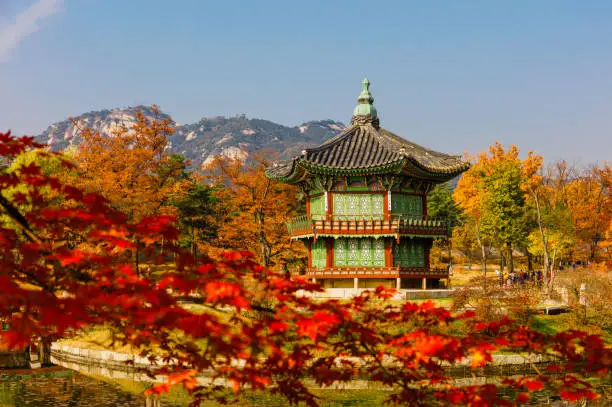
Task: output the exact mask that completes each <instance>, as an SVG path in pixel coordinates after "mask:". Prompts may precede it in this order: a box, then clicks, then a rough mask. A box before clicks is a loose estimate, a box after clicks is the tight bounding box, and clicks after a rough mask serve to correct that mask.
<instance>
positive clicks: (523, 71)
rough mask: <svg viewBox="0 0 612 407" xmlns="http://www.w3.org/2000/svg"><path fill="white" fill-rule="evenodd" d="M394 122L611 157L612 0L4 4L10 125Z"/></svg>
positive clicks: (3, 0) (469, 142)
mask: <svg viewBox="0 0 612 407" xmlns="http://www.w3.org/2000/svg"><path fill="white" fill-rule="evenodd" d="M364 76H368V77H369V79H370V81H371V82H372V86H371V91H372V93H373V95H374V97H375V105H376V106H377V108H378V111H379V114H380V117H381V124H382V126H383V127H385V128H387V129H389V130H392V131H394V132H396V133H398V134H400V135H402V136H403V137H405V138H408V139H410V140H413V141H415V142H417V143H420V144H424V145H426V146H429V147H432V148H435V149H438V150H441V151H445V152H449V153H461V152H463V151H466V150H467V151H469V152H472V153H475V152H477V151H482V150H485V149H486V148H487V146H489V145H490V144H492V143H493V142H494V141H495V140H499V141H501V142H502V143H504V144H510V143H515V144H517V145H518V146H519V147H520V148H521V150H522V151H523V152H527V151H528V150H531V149H533V150H535V151H537V152H538V153H541V154H543V155H544V156H545V157H546V159H547V160H548V161H552V160H556V159H561V158H562V159H567V160H569V161H571V162H576V163H578V164H581V165H586V164H589V163H592V162H596V161H599V162H602V161H604V160H610V159H611V158H612V154H611V153H612V1H603V0H602V1H596V0H592V1H588V2H583V1H577V0H576V1H563V0H548V1H546V0H539V1H501V0H500V1H451V0H448V1H419V2H417V1H406V0H403V1H384V0H380V1H372V0H370V1H360V0H353V1H329V0H327V1H318V0H310V1H292V0H277V1H273V0H258V1H246V0H245V1H232V0H223V1H221V0H219V1H205V0H201V1H196V0H193V1H190V0H174V1H161V0H160V1H157V0H146V1H145V0H64V1H61V0H0V129H8V128H11V129H13V131H14V132H15V133H16V134H37V133H39V132H40V131H42V130H44V129H45V128H46V127H47V126H48V125H49V124H50V123H51V122H54V121H57V120H61V119H65V118H66V117H68V116H76V115H78V114H80V113H82V112H85V111H90V110H98V109H104V108H114V107H121V106H130V105H135V104H152V103H156V104H158V105H160V106H161V108H162V110H164V111H166V112H167V113H169V114H171V115H172V116H173V118H174V119H175V120H176V121H178V122H181V123H189V122H194V121H197V120H198V119H199V118H201V117H204V116H216V115H234V114H241V113H244V114H247V115H248V116H249V117H258V118H265V119H269V120H272V121H276V122H279V123H283V124H287V125H298V124H300V123H302V122H304V121H308V120H317V119H326V118H331V119H334V120H339V121H343V122H345V123H347V122H348V121H349V120H350V115H351V112H352V109H353V107H354V105H355V103H356V98H357V95H358V94H359V91H360V82H361V80H362V79H363V77H364Z"/></svg>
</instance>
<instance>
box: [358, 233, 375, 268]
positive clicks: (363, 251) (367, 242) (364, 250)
mask: <svg viewBox="0 0 612 407" xmlns="http://www.w3.org/2000/svg"><path fill="white" fill-rule="evenodd" d="M359 265H360V266H364V267H371V266H372V239H359Z"/></svg>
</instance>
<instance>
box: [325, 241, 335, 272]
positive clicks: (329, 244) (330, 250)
mask: <svg viewBox="0 0 612 407" xmlns="http://www.w3.org/2000/svg"><path fill="white" fill-rule="evenodd" d="M325 244H326V249H327V253H326V256H325V265H326V267H334V239H331V238H326V239H325Z"/></svg>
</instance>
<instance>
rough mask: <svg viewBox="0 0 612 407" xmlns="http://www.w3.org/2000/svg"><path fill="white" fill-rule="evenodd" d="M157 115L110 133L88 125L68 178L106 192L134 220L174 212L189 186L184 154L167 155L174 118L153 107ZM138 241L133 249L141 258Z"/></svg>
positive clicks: (90, 189) (141, 116) (139, 115)
mask: <svg viewBox="0 0 612 407" xmlns="http://www.w3.org/2000/svg"><path fill="white" fill-rule="evenodd" d="M151 110H152V112H153V116H152V117H150V118H149V117H146V116H145V115H144V114H143V113H142V112H137V113H136V121H135V123H134V124H133V125H132V126H131V127H129V128H128V127H126V126H118V127H117V128H115V129H114V130H113V132H112V134H111V135H110V136H106V135H102V134H100V133H99V132H94V131H92V130H91V129H89V128H85V129H83V130H82V131H81V132H80V136H81V138H82V139H83V141H82V143H81V144H79V146H78V148H77V150H76V152H75V155H74V160H75V163H76V164H77V166H76V168H75V169H74V170H72V171H70V172H67V174H68V177H69V179H68V180H67V182H69V183H70V184H72V185H74V186H78V187H80V188H82V189H83V190H85V191H86V192H95V193H98V194H100V195H102V196H103V197H104V198H106V199H107V200H108V202H109V205H110V206H111V207H113V208H114V209H116V210H118V211H121V212H122V213H123V214H125V215H126V216H128V218H129V219H132V220H140V219H143V218H145V217H147V216H151V215H155V214H174V213H176V207H175V206H173V205H172V202H171V201H172V200H173V199H176V196H177V195H181V194H182V193H184V192H185V190H186V189H187V187H188V185H189V183H188V182H187V181H186V174H185V173H184V170H185V167H186V163H185V162H184V159H183V157H181V156H178V155H173V156H171V155H168V154H167V153H166V151H165V148H166V146H167V138H168V137H169V136H171V135H172V134H173V133H174V128H173V127H172V121H171V119H169V118H167V117H161V114H160V111H159V108H158V107H157V106H152V107H151ZM139 247H140V246H139V245H138V244H137V245H136V247H135V250H134V252H133V254H134V260H135V263H136V264H137V265H138V263H139V256H138V254H139Z"/></svg>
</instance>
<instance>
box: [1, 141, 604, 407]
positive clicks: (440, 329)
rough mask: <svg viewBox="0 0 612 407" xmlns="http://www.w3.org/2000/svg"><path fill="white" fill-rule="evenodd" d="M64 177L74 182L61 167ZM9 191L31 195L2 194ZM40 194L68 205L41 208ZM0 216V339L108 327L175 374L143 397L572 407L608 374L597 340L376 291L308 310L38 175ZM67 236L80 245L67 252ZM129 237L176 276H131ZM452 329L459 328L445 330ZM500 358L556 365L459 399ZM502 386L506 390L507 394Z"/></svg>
mask: <svg viewBox="0 0 612 407" xmlns="http://www.w3.org/2000/svg"><path fill="white" fill-rule="evenodd" d="M32 146H36V145H35V143H34V142H33V139H32V138H20V139H17V138H14V137H12V136H11V135H10V133H0V156H3V157H5V158H6V159H8V160H12V159H14V157H15V156H17V155H18V154H20V153H22V152H23V151H24V150H25V149H26V148H29V147H32ZM62 165H63V166H65V168H67V169H71V170H73V169H74V165H73V164H71V163H69V162H67V161H64V160H63V163H62ZM18 184H24V185H26V186H27V188H26V190H25V191H23V192H20V193H19V194H14V195H13V196H11V197H6V196H4V195H3V192H2V191H4V190H6V189H7V188H11V187H14V186H15V185H18ZM42 188H48V189H50V190H53V191H54V192H55V193H56V196H61V197H62V198H63V201H62V202H58V201H57V200H56V199H48V197H46V196H45V195H44V194H42V193H41V192H40V191H41V189H42ZM20 205H23V206H20ZM0 208H2V211H3V212H4V214H5V215H6V216H7V217H8V219H9V220H10V222H12V224H13V226H14V227H16V228H17V229H18V230H19V233H17V232H16V231H15V229H14V228H8V227H6V225H5V224H2V225H0V245H1V246H2V250H1V251H0V286H1V287H2V289H3V291H2V295H1V296H0V319H2V320H4V321H6V322H8V324H9V325H10V330H8V331H3V332H0V335H1V337H2V341H4V342H5V343H7V344H8V345H9V346H11V347H15V346H19V345H21V344H25V343H28V342H29V341H30V340H32V338H33V337H39V336H40V337H49V336H54V337H61V336H64V335H67V334H69V333H70V332H72V331H74V330H76V329H78V328H82V327H85V326H88V325H100V324H105V326H108V327H110V328H112V329H114V330H115V333H116V335H115V339H116V340H117V341H119V342H122V343H125V344H127V343H129V344H131V345H133V346H134V347H135V348H137V349H140V354H141V355H142V356H146V357H150V358H151V360H163V361H166V362H171V363H168V364H167V365H164V366H158V367H157V368H154V370H153V372H152V373H153V374H169V380H168V382H167V383H164V384H160V385H156V386H155V387H153V388H152V389H150V390H149V391H150V392H153V393H155V392H162V391H165V390H167V389H168V388H169V386H171V385H175V384H180V385H182V386H183V387H185V388H186V389H187V390H188V391H189V392H190V393H191V394H192V396H193V398H194V405H197V404H198V403H199V402H200V401H201V400H204V399H209V398H214V399H217V400H219V401H221V402H224V401H229V398H231V397H232V396H228V395H227V392H225V391H223V389H224V385H225V384H229V385H231V386H232V388H233V389H234V392H235V393H236V394H239V393H240V391H242V389H244V388H250V389H253V390H265V391H269V392H272V393H278V394H281V395H283V396H284V397H286V398H287V400H288V401H289V402H291V403H297V402H299V401H304V402H306V403H307V404H309V405H312V406H314V405H317V401H318V399H317V398H316V397H315V396H314V395H313V394H312V393H311V392H310V391H309V389H308V387H307V386H306V381H307V380H314V382H315V383H317V384H318V385H322V386H329V385H332V384H334V383H338V382H345V381H348V380H351V379H353V378H356V377H365V378H367V379H368V380H370V381H372V382H375V383H378V384H381V385H383V386H389V388H390V390H392V391H390V392H389V399H390V400H391V401H392V402H394V403H396V404H404V405H423V406H425V405H426V406H435V405H471V406H492V405H496V406H504V405H514V404H516V403H524V402H527V401H528V400H529V399H530V397H531V396H532V395H533V394H532V393H534V392H537V391H539V390H541V389H544V388H548V389H551V390H552V391H554V392H557V393H558V394H560V395H561V397H563V398H564V399H568V400H576V399H580V398H590V399H594V398H597V397H598V395H597V394H596V393H595V392H594V390H593V388H592V387H591V385H590V384H589V383H588V382H586V381H585V380H584V379H583V378H581V375H583V374H592V375H606V374H609V368H610V363H611V357H612V352H611V349H610V348H609V347H606V346H605V344H604V343H603V341H602V339H601V338H600V337H598V336H595V335H587V334H585V333H582V332H577V331H568V332H562V333H559V334H556V335H545V334H541V333H538V332H535V331H533V330H531V329H529V328H527V327H524V326H520V325H517V324H515V323H512V321H510V320H508V319H502V320H498V321H488V322H482V321H478V320H477V319H475V318H474V314H473V313H472V312H469V311H468V312H463V313H458V314H453V313H451V312H450V311H449V310H446V309H444V308H439V307H436V306H435V305H434V304H433V303H432V302H425V303H422V304H416V303H412V302H405V303H396V302H391V303H384V302H381V301H382V300H385V299H388V298H391V297H392V296H393V295H394V290H392V289H385V288H382V287H379V288H377V289H376V290H375V291H371V292H365V293H363V294H362V295H361V296H359V297H356V298H354V299H353V300H352V301H347V302H338V301H326V302H320V301H313V300H312V299H311V298H310V297H309V296H307V295H303V293H304V292H312V291H320V290H322V288H321V287H320V286H318V285H317V284H313V283H310V282H308V281H306V280H304V279H300V278H296V279H291V280H290V279H287V278H286V276H285V275H284V274H282V273H277V272H274V271H272V270H268V269H267V268H266V267H263V266H261V265H259V264H258V263H256V262H255V261H254V260H253V256H252V255H251V254H250V253H248V252H230V253H226V254H225V255H224V256H223V257H222V259H221V260H219V261H213V260H211V259H207V258H202V259H196V258H194V257H193V256H192V255H191V254H190V253H189V251H182V250H180V248H178V247H176V246H175V245H174V242H176V240H177V238H178V231H177V229H176V228H175V226H174V218H173V217H171V216H167V215H156V216H145V217H142V218H140V219H134V218H132V217H129V216H126V215H125V214H123V213H122V212H121V211H119V210H117V209H116V208H114V207H113V205H112V202H111V201H109V200H107V199H105V198H104V197H102V196H101V195H99V194H94V193H86V192H84V191H83V190H81V189H80V188H76V187H74V186H72V185H69V184H66V183H64V182H62V181H61V180H60V179H58V178H57V177H53V176H49V175H46V174H44V173H43V172H41V169H40V167H39V166H37V165H36V164H35V163H30V164H28V165H26V166H23V167H21V168H20V169H19V171H15V172H7V171H1V172H0ZM20 208H25V209H20ZM70 234H78V235H80V236H82V238H83V239H86V241H87V242H88V245H86V246H83V247H80V246H78V247H76V246H73V245H71V244H70V240H69V239H67V236H68V235H70ZM135 238H137V240H138V241H140V242H142V245H143V250H144V251H148V252H151V253H152V255H153V254H155V253H158V248H157V246H156V244H157V243H158V242H159V240H160V239H162V238H163V239H165V240H166V241H167V242H168V244H167V245H166V246H165V247H166V249H167V250H173V251H174V252H175V253H176V270H175V271H174V272H171V273H168V274H167V275H165V276H164V277H163V278H162V279H161V280H160V281H157V282H154V281H151V280H149V279H148V278H147V277H146V276H139V275H138V274H137V272H136V270H135V268H134V265H133V263H132V262H131V261H130V250H132V249H133V248H134V241H135ZM158 257H159V258H157V261H160V262H161V261H163V258H162V257H163V256H158ZM248 279H253V280H255V281H257V283H258V284H259V285H260V286H263V287H264V288H265V292H266V296H267V297H268V298H269V299H270V300H271V301H272V303H273V305H272V306H271V307H268V308H257V306H256V305H255V304H253V303H252V302H251V298H252V297H253V293H252V292H250V291H249V288H248V287H249V286H248V284H247V283H246V281H247V280H248ZM194 295H197V297H198V298H199V299H200V301H201V302H203V303H204V304H205V305H206V307H207V309H210V310H214V311H215V312H206V311H205V312H203V313H196V312H193V311H190V310H188V309H186V308H184V307H182V306H181V305H180V304H179V300H178V298H180V297H189V296H194ZM244 311H257V312H262V313H265V318H249V317H248V316H245V314H244ZM456 323H461V324H463V325H465V326H467V330H465V331H462V332H461V333H457V332H455V331H454V330H453V329H452V327H453V324H456ZM497 350H502V351H512V352H524V353H533V354H544V355H549V356H555V357H557V358H558V363H557V364H556V367H555V366H553V367H552V368H551V369H548V370H546V371H540V372H539V373H536V374H533V375H529V376H525V377H512V378H506V379H504V380H502V381H501V382H500V383H499V384H498V385H493V384H477V385H470V386H456V385H455V384H454V383H453V381H452V378H451V377H449V376H448V374H447V372H446V368H447V367H448V366H449V365H453V364H455V363H457V362H458V361H459V360H461V359H463V358H465V357H470V358H471V366H472V368H474V369H477V368H480V367H482V366H485V365H486V364H488V363H489V362H490V361H491V360H492V353H493V352H494V351H497ZM578 369H579V371H578V372H577V373H575V374H572V373H569V372H571V371H576V370H578ZM202 371H209V372H211V375H212V377H211V378H212V379H213V380H218V381H214V382H213V384H209V385H203V384H200V383H199V382H198V380H197V377H196V375H197V372H202ZM564 372H566V373H564ZM504 389H512V390H513V391H514V392H515V393H514V395H510V396H503V394H502V393H503V390H504Z"/></svg>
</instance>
